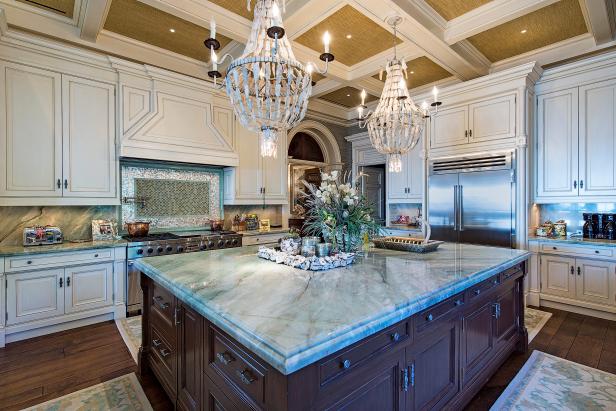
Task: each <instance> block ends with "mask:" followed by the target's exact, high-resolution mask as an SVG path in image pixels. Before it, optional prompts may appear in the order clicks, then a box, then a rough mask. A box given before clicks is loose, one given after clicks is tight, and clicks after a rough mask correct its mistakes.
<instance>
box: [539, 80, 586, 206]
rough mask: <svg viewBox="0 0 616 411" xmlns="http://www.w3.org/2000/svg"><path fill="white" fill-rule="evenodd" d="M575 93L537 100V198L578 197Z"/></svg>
mask: <svg viewBox="0 0 616 411" xmlns="http://www.w3.org/2000/svg"><path fill="white" fill-rule="evenodd" d="M577 102H578V90H577V88H572V89H567V90H563V91H558V92H554V93H549V94H544V95H541V96H539V97H538V98H537V104H538V109H537V197H569V196H575V195H577V194H578V183H577V174H578V104H577Z"/></svg>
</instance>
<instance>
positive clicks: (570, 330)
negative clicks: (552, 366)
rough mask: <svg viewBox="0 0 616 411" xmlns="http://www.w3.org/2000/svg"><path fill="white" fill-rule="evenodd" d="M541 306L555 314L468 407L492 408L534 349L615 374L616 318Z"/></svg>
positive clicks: (477, 408) (509, 360) (543, 309)
mask: <svg viewBox="0 0 616 411" xmlns="http://www.w3.org/2000/svg"><path fill="white" fill-rule="evenodd" d="M538 309H540V310H542V311H549V312H551V313H552V317H551V318H550V320H549V321H548V322H547V324H546V325H545V327H543V328H542V329H541V331H540V332H539V334H538V335H537V336H536V337H535V339H534V340H533V341H532V342H531V343H530V346H529V350H528V352H527V353H526V354H514V355H512V356H511V357H509V359H508V360H507V362H506V363H505V364H503V366H502V367H501V368H500V369H499V370H498V371H497V372H496V374H494V376H493V377H492V378H491V379H490V381H488V383H487V384H486V385H485V386H484V387H483V389H482V390H481V391H480V392H479V394H477V395H476V396H475V398H474V399H473V400H472V401H471V403H470V404H469V405H468V406H467V407H466V409H467V410H469V411H470V410H472V411H480V410H489V409H490V407H491V406H492V404H493V403H494V402H495V401H496V399H497V398H498V397H499V396H500V395H501V393H502V392H503V390H504V389H505V388H506V387H507V385H508V384H509V383H510V382H511V380H512V379H513V378H514V377H515V375H516V374H517V373H518V371H519V370H520V368H522V366H523V365H524V363H525V362H526V360H527V359H528V357H529V356H530V354H531V353H532V351H533V350H539V351H543V352H545V353H548V354H552V355H555V356H557V357H561V358H565V359H567V360H571V361H574V362H577V363H580V364H584V365H588V366H589V367H593V368H598V369H600V370H603V371H607V372H610V373H613V374H616V321H608V320H602V319H600V318H594V317H588V316H585V315H581V314H575V313H570V312H566V311H560V310H555V309H550V308H546V307H541V308H538Z"/></svg>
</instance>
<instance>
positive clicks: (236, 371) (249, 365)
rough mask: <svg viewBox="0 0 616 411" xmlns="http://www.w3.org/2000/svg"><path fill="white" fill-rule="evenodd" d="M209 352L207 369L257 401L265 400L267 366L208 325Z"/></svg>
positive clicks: (262, 401)
mask: <svg viewBox="0 0 616 411" xmlns="http://www.w3.org/2000/svg"><path fill="white" fill-rule="evenodd" d="M209 335H210V344H209V345H210V352H209V353H208V363H209V366H208V369H209V371H210V372H214V373H215V374H218V375H221V376H222V377H224V380H225V381H226V382H227V383H228V384H231V385H233V386H234V387H235V389H239V390H240V391H242V392H244V393H245V394H246V395H248V396H249V397H250V398H252V399H253V400H254V401H256V402H258V403H261V404H262V403H264V402H265V388H266V387H267V384H266V378H267V368H266V366H265V365H264V364H261V363H260V362H258V361H257V360H256V359H255V358H254V357H253V356H251V355H250V354H249V353H247V352H246V351H245V350H243V349H242V348H241V347H239V346H238V345H237V344H235V343H234V342H233V341H231V340H230V339H229V338H227V337H226V336H225V335H223V334H222V332H220V331H219V330H218V329H217V328H215V327H212V326H210V327H209Z"/></svg>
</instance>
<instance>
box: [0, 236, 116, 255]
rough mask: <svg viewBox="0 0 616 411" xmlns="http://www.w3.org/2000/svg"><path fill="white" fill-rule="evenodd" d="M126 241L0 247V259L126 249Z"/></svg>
mask: <svg viewBox="0 0 616 411" xmlns="http://www.w3.org/2000/svg"><path fill="white" fill-rule="evenodd" d="M126 244H127V242H126V240H122V239H119V240H110V241H85V242H70V241H66V242H64V243H62V244H54V245H35V246H32V247H23V246H20V245H16V246H0V257H13V256H18V255H35V254H54V253H67V252H71V251H83V250H94V249H98V248H115V247H126Z"/></svg>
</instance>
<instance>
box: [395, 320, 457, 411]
mask: <svg viewBox="0 0 616 411" xmlns="http://www.w3.org/2000/svg"><path fill="white" fill-rule="evenodd" d="M458 334H459V333H458V322H457V321H452V322H449V323H446V324H443V325H442V326H440V327H439V328H438V330H435V331H433V332H432V333H431V335H429V336H427V335H426V336H424V337H422V340H421V342H419V341H417V342H416V343H415V344H416V345H417V347H415V346H414V347H412V348H411V349H408V351H407V355H406V357H407V361H408V363H407V366H408V367H409V369H410V370H411V371H410V379H411V387H410V391H409V394H410V397H407V401H410V404H411V405H410V406H407V409H413V410H417V411H419V410H432V409H441V408H442V406H443V405H444V404H446V403H447V402H448V401H449V400H450V399H451V398H452V397H453V396H454V395H456V394H457V393H458V388H459V384H458V378H459V364H458V348H457V347H458V343H457V341H458V337H459V335H458ZM407 404H408V403H407Z"/></svg>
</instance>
